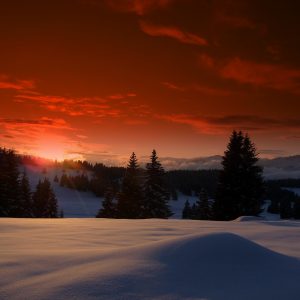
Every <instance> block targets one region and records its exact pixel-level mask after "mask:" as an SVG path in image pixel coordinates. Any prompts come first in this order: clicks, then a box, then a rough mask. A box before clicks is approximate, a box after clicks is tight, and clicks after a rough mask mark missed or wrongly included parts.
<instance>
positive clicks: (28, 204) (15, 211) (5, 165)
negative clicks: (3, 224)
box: [0, 148, 59, 218]
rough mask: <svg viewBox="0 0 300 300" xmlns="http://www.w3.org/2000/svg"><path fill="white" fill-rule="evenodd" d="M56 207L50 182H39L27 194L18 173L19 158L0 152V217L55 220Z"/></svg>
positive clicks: (25, 181) (27, 188)
mask: <svg viewBox="0 0 300 300" xmlns="http://www.w3.org/2000/svg"><path fill="white" fill-rule="evenodd" d="M58 215H59V212H58V204H57V199H56V197H55V194H54V192H53V190H52V187H51V183H50V181H49V180H48V179H47V178H45V179H43V180H40V181H39V182H38V184H37V186H36V189H35V191H34V192H32V191H31V188H30V184H29V180H28V177H27V175H26V173H25V171H24V172H23V173H22V174H21V172H20V171H19V157H18V156H17V155H16V154H15V152H14V151H13V150H7V149H4V148H0V217H13V218H57V217H58Z"/></svg>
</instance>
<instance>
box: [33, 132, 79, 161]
mask: <svg viewBox="0 0 300 300" xmlns="http://www.w3.org/2000/svg"><path fill="white" fill-rule="evenodd" d="M34 155H35V156H38V157H41V158H46V159H50V160H57V161H63V160H65V159H80V158H81V157H78V155H76V154H75V153H72V151H70V145H67V143H66V142H64V141H61V140H58V139H57V138H55V137H54V138H53V137H48V138H47V139H42V140H40V141H39V142H38V147H37V148H36V150H35V151H34Z"/></svg>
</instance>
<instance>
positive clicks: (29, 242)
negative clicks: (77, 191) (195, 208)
mask: <svg viewBox="0 0 300 300" xmlns="http://www.w3.org/2000/svg"><path fill="white" fill-rule="evenodd" d="M0 238H1V243H0V299H1V300H2V299H3V300H6V299H9V300H11V299H12V300H14V299H20V300H21V299H22V300H27V299H28V300H37V299H38V300H43V299H49V300H50V299H51V300H53V299H58V300H59V299H76V300H81V299H82V300H94V299H123V300H124V299H130V300H131V299H133V300H134V299H159V300H160V299H161V300H166V299H172V300H173V299H174V300H179V299H189V300H192V299H193V300H196V299H197V300H200V299H209V300H223V299H224V300H227V299H229V300H235V299H236V300H244V299H249V300H250V299H251V300H253V299H264V300H265V299H270V300H271V299H272V300H279V299H280V300H285V299H290V300H298V299H300V298H299V295H300V284H299V282H300V222H297V221H264V220H257V219H255V218H240V219H239V220H236V221H232V222H209V221H187V220H186V221H185V220H155V219H153V220H108V219H95V218H93V219H5V218H1V219H0Z"/></svg>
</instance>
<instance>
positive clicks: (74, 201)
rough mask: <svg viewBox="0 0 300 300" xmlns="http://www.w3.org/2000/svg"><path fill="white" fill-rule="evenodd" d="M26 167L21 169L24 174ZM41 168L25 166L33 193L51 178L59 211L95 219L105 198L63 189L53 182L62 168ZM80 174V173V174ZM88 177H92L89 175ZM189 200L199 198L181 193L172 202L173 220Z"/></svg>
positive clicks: (71, 173)
mask: <svg viewBox="0 0 300 300" xmlns="http://www.w3.org/2000/svg"><path fill="white" fill-rule="evenodd" d="M23 169H24V167H22V168H21V171H22V172H23ZM43 169H44V168H43V167H41V166H30V165H29V166H25V170H26V174H27V176H28V178H29V181H30V185H31V188H32V191H34V190H35V187H36V185H37V183H38V181H39V180H40V179H43V178H44V177H47V178H49V180H50V181H51V184H52V187H53V190H54V193H55V195H56V198H57V201H58V206H59V209H60V210H61V209H62V210H63V212H64V217H65V218H93V217H95V216H96V215H97V213H98V210H99V209H100V207H101V206H102V201H103V198H101V197H97V196H95V195H94V194H93V193H92V192H80V191H77V190H74V189H69V188H66V187H61V186H60V185H59V184H58V183H55V182H53V180H54V177H55V175H57V176H58V177H59V179H60V177H61V175H62V174H63V170H62V168H53V167H48V168H47V173H46V174H44V173H43ZM66 174H67V175H71V176H76V175H77V174H78V171H76V170H70V169H68V170H66ZM79 174H80V173H79ZM88 176H90V177H91V174H90V173H89V174H88ZM186 200H189V202H190V204H191V205H193V203H195V202H196V200H197V197H195V196H185V195H183V194H181V193H179V195H178V200H176V201H174V200H170V202H169V205H170V207H171V210H172V212H173V213H174V215H173V216H172V218H173V219H181V214H182V210H183V207H184V204H185V201H186Z"/></svg>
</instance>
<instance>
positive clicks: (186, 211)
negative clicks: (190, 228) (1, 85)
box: [182, 200, 192, 219]
mask: <svg viewBox="0 0 300 300" xmlns="http://www.w3.org/2000/svg"><path fill="white" fill-rule="evenodd" d="M191 214H192V208H191V205H190V202H189V200H186V201H185V204H184V208H183V210H182V219H191Z"/></svg>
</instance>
